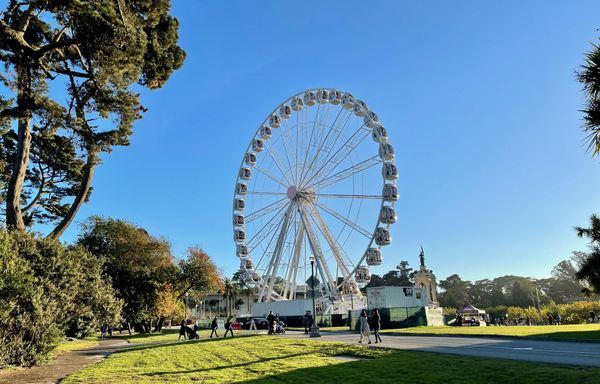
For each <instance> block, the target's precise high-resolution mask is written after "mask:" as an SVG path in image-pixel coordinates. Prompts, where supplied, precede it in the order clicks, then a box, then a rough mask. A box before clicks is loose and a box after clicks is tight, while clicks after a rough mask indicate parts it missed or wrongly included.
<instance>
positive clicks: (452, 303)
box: [439, 274, 471, 308]
mask: <svg viewBox="0 0 600 384" xmlns="http://www.w3.org/2000/svg"><path fill="white" fill-rule="evenodd" d="M470 285H471V282H470V281H464V280H462V279H461V278H460V276H459V275H457V274H454V275H450V276H448V277H447V278H446V280H441V281H440V288H441V289H443V290H444V291H443V292H442V293H441V294H440V296H439V300H440V305H441V306H442V307H454V308H462V307H464V306H465V305H466V304H468V303H469V294H468V292H469V286H470Z"/></svg>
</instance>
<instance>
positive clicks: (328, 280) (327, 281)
mask: <svg viewBox="0 0 600 384" xmlns="http://www.w3.org/2000/svg"><path fill="white" fill-rule="evenodd" d="M309 214H310V213H309V212H307V211H306V210H304V209H303V208H302V207H301V208H300V217H301V218H302V223H303V224H304V230H305V231H306V234H307V237H308V242H309V244H310V248H311V250H312V251H313V254H314V255H315V257H316V259H317V269H318V270H319V272H320V274H321V278H322V279H323V286H324V287H325V292H326V294H327V295H328V296H330V297H331V296H333V295H334V293H333V292H332V290H333V289H334V288H335V282H334V280H333V276H332V275H331V272H330V271H329V267H328V266H327V262H326V260H325V257H324V256H323V251H322V249H321V245H319V242H318V241H317V237H316V236H315V233H314V231H313V229H312V226H311V225H310V220H309V218H308V215H309ZM335 295H336V296H337V293H335Z"/></svg>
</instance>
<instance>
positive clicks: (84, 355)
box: [0, 338, 139, 384]
mask: <svg viewBox="0 0 600 384" xmlns="http://www.w3.org/2000/svg"><path fill="white" fill-rule="evenodd" d="M137 346H139V344H137V345H136V344H129V343H128V342H127V341H125V340H123V339H116V338H115V339H108V340H102V341H100V342H99V345H98V346H96V347H92V348H89V349H84V350H81V351H69V352H64V353H61V354H59V355H58V356H57V357H56V358H55V359H53V360H52V361H50V362H49V363H48V364H46V365H40V366H36V367H32V368H25V369H16V370H11V371H9V372H5V373H0V384H16V383H19V384H20V383H35V384H50V383H52V384H54V383H57V382H58V381H59V380H61V379H64V378H65V377H67V376H68V375H70V374H71V373H74V372H77V371H79V370H80V369H83V368H85V367H87V366H88V365H92V364H94V363H96V362H98V361H99V360H102V359H103V358H104V357H106V356H108V355H110V354H111V353H113V352H114V351H116V350H119V349H123V348H131V347H137Z"/></svg>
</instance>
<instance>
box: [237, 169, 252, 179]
mask: <svg viewBox="0 0 600 384" xmlns="http://www.w3.org/2000/svg"><path fill="white" fill-rule="evenodd" d="M250 176H252V170H251V169H250V168H246V167H244V168H241V169H240V179H242V180H250Z"/></svg>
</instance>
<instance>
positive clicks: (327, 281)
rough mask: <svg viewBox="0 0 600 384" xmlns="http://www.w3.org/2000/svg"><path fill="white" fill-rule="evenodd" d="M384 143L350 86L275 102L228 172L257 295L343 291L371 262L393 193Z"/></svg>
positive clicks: (353, 289) (240, 247) (239, 242)
mask: <svg viewBox="0 0 600 384" xmlns="http://www.w3.org/2000/svg"><path fill="white" fill-rule="evenodd" d="M397 177H398V171H397V168H396V165H395V163H394V148H393V147H392V145H391V143H390V142H389V139H388V134H387V131H386V129H385V128H384V127H383V125H382V124H381V122H380V121H379V117H378V116H377V114H376V113H375V112H373V111H372V110H371V109H369V107H368V106H367V104H366V103H365V102H364V101H362V100H360V99H357V98H355V97H354V96H353V95H352V94H350V93H347V92H341V91H339V90H336V89H327V88H319V89H311V90H308V91H305V92H302V93H299V94H296V95H294V96H292V97H290V98H289V99H287V100H285V101H284V102H283V103H281V104H280V105H278V106H277V107H276V108H275V109H274V110H273V111H272V112H271V113H270V114H269V115H268V116H267V118H266V119H265V121H264V122H263V123H262V124H261V125H260V127H259V128H258V130H257V131H256V133H255V134H254V136H253V137H252V139H251V140H250V144H249V145H248V147H247V149H246V151H245V153H244V157H243V159H242V163H241V165H240V169H239V172H238V175H237V179H236V186H235V191H234V199H233V231H234V241H235V243H236V253H237V256H238V257H239V259H240V268H241V271H242V272H243V275H244V276H245V277H246V279H247V281H249V282H251V283H252V284H254V285H255V286H256V287H257V292H258V294H259V299H258V301H259V302H263V301H273V300H293V299H296V298H297V297H306V295H307V291H308V290H309V289H310V286H309V285H308V284H307V280H308V279H309V278H310V276H311V263H310V258H311V256H312V255H314V259H313V260H314V264H315V265H314V266H315V277H316V278H317V279H316V280H315V281H318V283H316V284H318V286H315V291H317V292H316V294H315V296H317V297H320V298H321V299H323V300H324V299H328V300H331V301H332V302H333V301H339V300H341V301H345V296H346V295H359V296H360V291H359V289H358V288H359V286H360V285H361V284H365V283H367V282H368V281H369V280H370V272H369V267H370V266H376V265H379V264H381V262H382V257H381V247H382V246H385V245H388V244H389V243H390V242H391V236H390V232H389V227H390V225H391V224H393V223H394V222H395V221H396V213H395V211H394V203H395V201H396V200H397V199H398V190H397V188H396V179H397Z"/></svg>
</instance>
